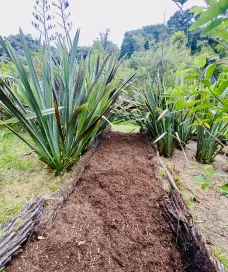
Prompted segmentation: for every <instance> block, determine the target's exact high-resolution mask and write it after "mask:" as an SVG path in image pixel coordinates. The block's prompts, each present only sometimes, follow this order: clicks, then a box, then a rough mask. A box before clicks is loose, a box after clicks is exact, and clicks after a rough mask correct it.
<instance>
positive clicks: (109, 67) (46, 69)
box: [0, 30, 130, 173]
mask: <svg viewBox="0 0 228 272" xmlns="http://www.w3.org/2000/svg"><path fill="white" fill-rule="evenodd" d="M20 37H21V42H22V45H23V49H24V54H25V60H26V64H27V70H28V71H26V70H25V67H24V65H23V64H22V60H21V59H20V58H19V57H18V56H17V55H16V53H15V51H14V50H13V48H12V46H11V45H10V44H9V43H8V42H6V43H5V42H4V41H3V39H2V38H0V45H1V46H2V47H3V49H4V50H5V52H6V53H7V54H8V56H9V57H10V59H11V61H12V62H13V64H14V65H15V68H16V69H15V70H16V72H15V74H14V81H15V82H16V84H17V85H18V88H19V90H20V94H21V95H20V96H18V95H17V93H16V92H14V90H13V89H12V88H11V87H10V85H9V84H7V81H5V80H4V78H1V79H0V97H1V101H2V103H3V105H4V107H6V108H7V109H8V111H9V112H10V113H11V115H12V116H14V118H12V119H10V120H6V121H2V122H0V125H4V126H6V127H7V128H8V129H10V130H11V131H12V132H13V133H15V134H16V135H17V136H18V137H19V138H20V139H21V140H23V141H24V142H25V143H26V144H28V145H29V146H30V147H31V148H32V149H33V150H35V152H36V153H37V154H38V155H39V157H40V159H41V160H42V161H44V162H45V163H46V164H48V165H49V166H50V167H51V168H53V169H55V170H56V172H57V173H60V172H62V171H65V170H69V169H70V168H71V167H72V166H73V164H74V163H75V162H76V161H77V160H78V158H79V157H80V156H81V155H82V154H83V152H84V151H85V150H86V149H87V148H88V147H89V146H90V145H91V143H92V142H93V140H94V139H95V137H96V136H97V135H98V134H99V133H101V132H102V130H104V129H105V127H106V126H105V125H104V120H103V119H102V117H103V116H107V115H108V114H109V112H110V110H111V109H112V108H113V105H114V103H115V101H116V100H117V98H118V95H119V93H120V92H121V90H122V89H123V88H126V87H127V86H128V84H129V81H130V78H129V79H127V80H126V81H125V82H123V81H117V80H115V78H114V77H115V73H116V71H117V69H118V67H119V65H120V62H119V61H117V60H116V59H115V57H114V56H112V55H107V56H105V57H104V58H103V59H102V60H100V58H99V56H98V57H97V58H96V59H95V58H93V55H92V54H90V55H89V56H88V57H87V59H85V60H81V62H80V63H78V62H77V58H76V57H77V56H76V52H77V45H78V39H79V31H78V32H77V33H76V35H75V38H74V41H73V42H72V47H70V48H69V49H68V48H67V46H66V44H65V42H64V40H58V42H57V46H56V51H57V57H56V58H54V57H53V56H51V58H50V54H51V51H50V50H49V48H48V44H44V46H43V51H42V56H41V60H40V69H39V71H41V72H40V73H38V72H37V71H36V69H35V67H34V61H33V59H32V57H31V54H30V52H29V49H28V46H27V43H26V40H25V36H24V34H23V32H22V31H21V30H20ZM15 122H19V123H20V125H21V126H22V127H23V128H24V129H25V130H26V131H27V132H28V134H29V135H30V139H31V141H28V140H26V139H25V138H24V137H23V136H21V135H19V134H18V133H17V132H16V131H14V130H13V128H12V126H11V124H12V123H15Z"/></svg>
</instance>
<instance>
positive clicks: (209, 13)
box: [189, 4, 221, 31]
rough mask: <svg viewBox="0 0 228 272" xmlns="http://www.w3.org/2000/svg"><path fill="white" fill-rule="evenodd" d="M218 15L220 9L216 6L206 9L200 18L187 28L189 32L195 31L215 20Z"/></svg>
mask: <svg viewBox="0 0 228 272" xmlns="http://www.w3.org/2000/svg"><path fill="white" fill-rule="evenodd" d="M219 14H221V9H220V7H219V5H218V4H216V5H212V6H211V7H210V8H208V9H207V10H206V11H204V12H203V13H202V14H201V16H200V18H199V19H198V20H197V21H196V22H195V23H193V24H192V25H191V27H190V28H189V30H190V31H193V30H196V29H197V28H199V27H200V26H202V25H204V24H206V23H208V22H210V21H211V20H213V19H214V18H216V17H217V16H218V15H219Z"/></svg>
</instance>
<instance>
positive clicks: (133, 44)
mask: <svg viewBox="0 0 228 272" xmlns="http://www.w3.org/2000/svg"><path fill="white" fill-rule="evenodd" d="M167 30H168V28H167V26H166V25H164V24H156V25H148V26H144V27H143V28H142V29H137V30H132V31H128V32H126V33H125V35H124V39H123V42H122V45H121V53H120V56H121V57H123V56H125V55H126V56H127V57H128V58H130V57H131V55H132V54H133V53H134V52H139V51H144V50H148V49H146V48H148V47H150V44H151V43H158V42H159V41H161V39H162V38H165V37H163V35H164V34H165V35H166V37H168V31H167ZM145 45H146V47H145Z"/></svg>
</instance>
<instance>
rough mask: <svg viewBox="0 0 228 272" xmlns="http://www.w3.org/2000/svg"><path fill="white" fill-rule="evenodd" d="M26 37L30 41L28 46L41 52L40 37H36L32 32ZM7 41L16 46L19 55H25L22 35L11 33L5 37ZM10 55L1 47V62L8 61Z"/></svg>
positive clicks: (34, 50)
mask: <svg viewBox="0 0 228 272" xmlns="http://www.w3.org/2000/svg"><path fill="white" fill-rule="evenodd" d="M25 39H26V41H27V43H28V48H29V50H30V51H32V52H39V51H40V50H41V44H40V41H39V40H38V39H34V38H33V37H32V36H31V35H30V34H27V35H25ZM4 40H5V41H8V42H9V43H10V44H11V46H12V47H13V48H14V50H15V52H16V53H17V55H18V56H21V57H23V56H24V50H23V46H22V43H21V40H20V35H19V34H16V35H9V36H8V37H4ZM8 61H9V57H8V56H7V55H6V54H5V52H4V51H3V49H2V48H1V47H0V62H8Z"/></svg>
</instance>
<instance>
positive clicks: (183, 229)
mask: <svg viewBox="0 0 228 272" xmlns="http://www.w3.org/2000/svg"><path fill="white" fill-rule="evenodd" d="M156 157H157V161H158V164H159V165H160V166H161V167H162V168H163V169H164V171H165V173H166V176H167V179H168V181H169V184H170V186H171V192H170V194H169V196H168V198H166V199H165V200H164V201H163V202H162V207H163V210H164V216H165V218H166V219H167V221H168V222H169V225H170V227H171V229H172V231H173V233H174V234H175V237H176V243H177V245H178V247H179V248H180V251H181V253H182V254H183V257H184V259H185V261H186V263H187V266H188V269H189V271H190V272H225V270H224V267H223V265H222V264H221V263H220V262H219V261H218V260H216V259H215V258H213V257H212V256H211V254H210V252H209V250H208V247H207V246H206V243H205V241H204V240H203V237H202V235H201V234H200V231H199V229H198V228H197V226H196V224H195V223H194V220H193V218H192V216H191V214H190V213H189V211H188V209H187V205H186V202H185V200H184V198H183V196H182V193H181V191H180V190H179V189H178V187H177V185H176V184H175V181H174V179H173V177H172V175H171V173H170V171H169V170H168V169H167V167H166V166H165V164H164V162H163V161H162V159H161V157H160V156H159V153H158V152H156Z"/></svg>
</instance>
